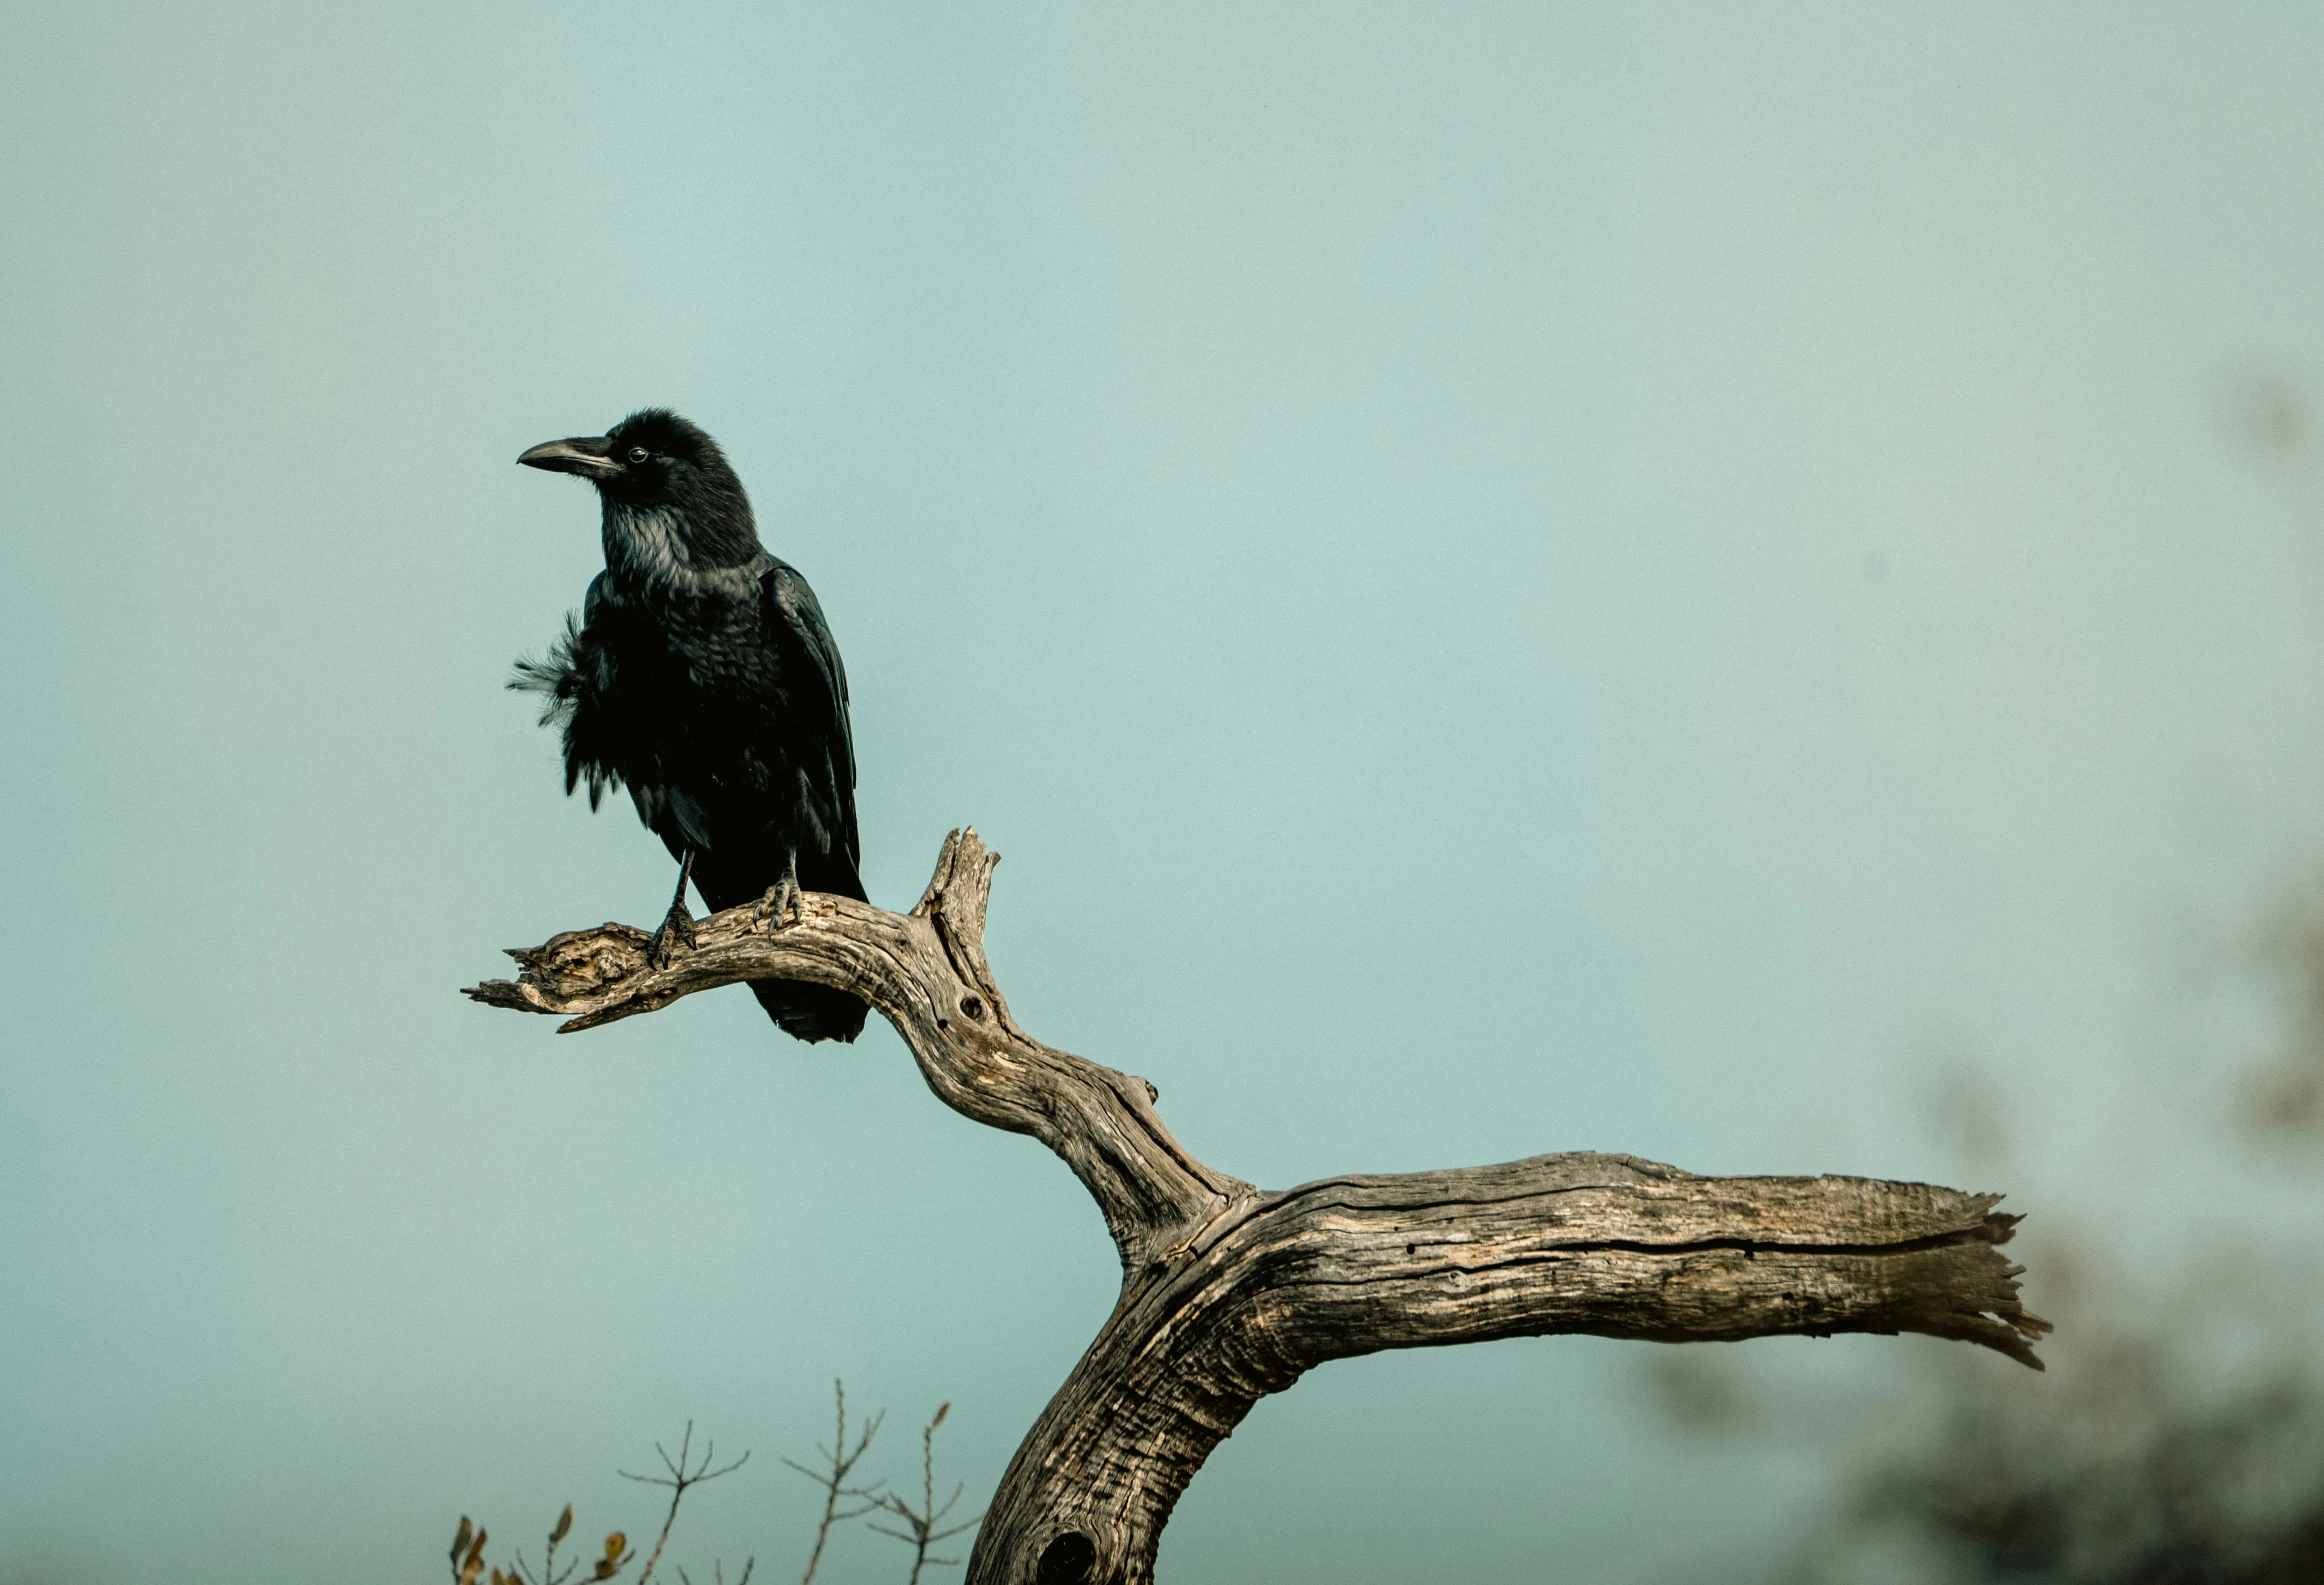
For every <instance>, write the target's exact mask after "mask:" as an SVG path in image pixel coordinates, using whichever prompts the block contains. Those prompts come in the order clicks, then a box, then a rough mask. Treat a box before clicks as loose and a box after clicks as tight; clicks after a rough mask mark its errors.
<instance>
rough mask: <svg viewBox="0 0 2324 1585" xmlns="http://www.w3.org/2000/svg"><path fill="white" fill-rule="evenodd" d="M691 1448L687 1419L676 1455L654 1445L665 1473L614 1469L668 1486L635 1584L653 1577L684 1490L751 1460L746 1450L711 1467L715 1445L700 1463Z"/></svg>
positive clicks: (642, 1584) (646, 1482) (629, 1477)
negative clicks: (666, 1505)
mask: <svg viewBox="0 0 2324 1585" xmlns="http://www.w3.org/2000/svg"><path fill="white" fill-rule="evenodd" d="M693 1449H694V1422H693V1421H691V1420H688V1421H687V1422H686V1434H685V1436H684V1437H683V1438H682V1439H681V1440H680V1441H679V1443H678V1456H677V1457H676V1458H672V1457H670V1454H669V1450H668V1449H667V1448H665V1447H663V1446H662V1444H661V1443H659V1442H656V1443H655V1444H654V1451H655V1453H657V1454H659V1455H660V1456H661V1460H662V1468H663V1469H665V1470H667V1471H669V1473H668V1474H667V1475H632V1474H631V1473H630V1472H629V1471H628V1470H626V1469H623V1470H616V1471H614V1473H615V1474H617V1475H619V1476H620V1477H621V1478H622V1479H623V1480H634V1481H636V1482H637V1483H638V1484H640V1485H642V1486H667V1487H668V1488H669V1489H670V1511H669V1512H668V1513H667V1514H664V1515H663V1516H662V1533H661V1534H660V1535H658V1536H656V1537H654V1549H653V1551H652V1552H650V1553H648V1554H647V1555H646V1566H645V1567H644V1568H642V1569H639V1570H638V1576H637V1585H646V1581H648V1580H650V1579H652V1578H653V1577H654V1565H655V1564H656V1563H659V1562H660V1561H661V1560H662V1548H663V1547H665V1546H668V1545H669V1544H670V1527H671V1526H672V1525H674V1524H676V1523H677V1522H678V1504H680V1503H682V1502H684V1501H685V1500H686V1493H687V1492H688V1491H689V1490H691V1489H692V1488H694V1487H696V1486H699V1485H701V1484H703V1483H704V1482H705V1481H713V1480H716V1479H718V1478H719V1477H720V1476H721V1475H731V1474H733V1473H734V1472H735V1471H736V1470H738V1469H740V1468H742V1467H743V1465H745V1464H747V1463H749V1462H750V1454H749V1452H748V1451H745V1452H744V1454H743V1455H742V1457H740V1458H738V1459H736V1460H735V1461H734V1462H733V1463H731V1464H722V1465H720V1466H719V1467H718V1468H716V1469H712V1468H711V1467H710V1465H711V1461H712V1460H713V1459H715V1458H717V1456H718V1444H717V1443H716V1442H711V1443H709V1444H707V1445H705V1446H704V1447H703V1449H702V1462H701V1463H699V1464H690V1463H689V1462H688V1460H689V1459H690V1458H691V1456H692V1454H693ZM566 1512H567V1513H568V1514H570V1513H571V1512H572V1510H571V1509H570V1508H568V1509H567V1510H566Z"/></svg>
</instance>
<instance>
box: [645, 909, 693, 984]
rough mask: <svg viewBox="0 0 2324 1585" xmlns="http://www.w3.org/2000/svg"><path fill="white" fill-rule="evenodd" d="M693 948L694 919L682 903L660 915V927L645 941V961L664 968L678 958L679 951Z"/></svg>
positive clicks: (658, 967)
mask: <svg viewBox="0 0 2324 1585" xmlns="http://www.w3.org/2000/svg"><path fill="white" fill-rule="evenodd" d="M693 950H694V920H693V916H692V915H690V914H688V913H687V912H686V908H685V905H684V904H682V903H681V904H680V905H678V906H677V907H675V908H672V909H671V910H670V911H669V912H668V913H667V914H665V915H663V916H662V927H661V928H660V929H659V930H656V931H655V932H654V938H653V939H652V940H651V941H649V942H647V943H646V961H647V962H648V963H650V964H652V965H653V966H654V967H655V968H657V969H666V968H668V967H669V966H670V965H671V964H672V963H675V962H676V961H677V960H678V956H679V954H680V953H681V952H691V951H693Z"/></svg>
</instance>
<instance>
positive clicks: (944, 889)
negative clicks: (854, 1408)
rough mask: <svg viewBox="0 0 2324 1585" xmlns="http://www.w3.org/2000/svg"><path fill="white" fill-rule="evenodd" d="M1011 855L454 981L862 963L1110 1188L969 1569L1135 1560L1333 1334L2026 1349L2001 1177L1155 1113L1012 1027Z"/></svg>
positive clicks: (652, 984)
mask: <svg viewBox="0 0 2324 1585" xmlns="http://www.w3.org/2000/svg"><path fill="white" fill-rule="evenodd" d="M998 862H999V856H998V855H997V854H994V853H993V852H991V851H990V850H989V849H987V848H986V847H985V846H984V844H983V843H982V842H980V841H979V840H978V839H977V836H976V833H975V832H974V831H956V832H954V833H953V834H952V835H951V836H950V837H948V838H947V839H946V841H945V844H944V849H943V852H942V854H941V855H940V856H939V858H938V860H937V865H936V874H935V876H934V878H933V879H931V880H930V881H929V883H928V890H927V892H926V893H925V895H923V896H922V897H921V899H920V902H919V905H918V906H917V907H915V908H914V909H913V910H912V912H911V913H909V914H892V913H888V912H885V911H884V910H881V909H878V908H874V907H871V906H870V905H869V904H866V903H859V902H855V901H853V900H852V899H848V898H842V897H832V896H827V895H823V894H820V893H810V894H809V895H808V897H807V900H806V907H805V909H804V910H803V914H802V917H800V918H799V919H798V921H797V922H796V923H792V924H787V925H782V926H779V927H776V926H770V925H766V924H760V923H757V922H754V920H753V919H752V914H751V910H750V909H748V908H735V909H729V910H727V911H726V912H724V913H720V914H714V915H712V916H711V917H710V918H709V919H708V920H706V921H704V922H703V923H702V924H701V925H700V926H699V927H698V934H697V943H696V946H695V948H694V950H692V951H691V952H688V953H686V954H685V955H683V956H682V957H680V958H679V959H677V961H675V962H673V963H671V964H669V965H668V966H667V967H665V968H661V969H655V968H653V967H652V966H651V965H650V964H649V963H648V962H647V958H646V942H647V939H648V938H647V935H646V933H645V932H644V931H641V930H636V929H633V928H631V927H629V926H627V925H616V924H608V925H604V926H601V927H600V928H598V929H595V930H578V931H569V932H567V933H565V934H563V935H560V936H556V937H553V938H551V939H550V940H549V941H548V942H547V943H546V944H544V945H542V946H539V947H533V948H527V949H522V950H517V951H513V952H512V953H511V954H510V955H511V956H512V957H514V958H515V959H516V960H517V962H518V964H519V966H520V972H519V975H518V978H517V979H515V980H513V981H511V980H494V981H489V982H487V983H485V984H483V985H478V986H474V987H471V988H470V989H469V991H468V992H467V994H468V995H470V996H472V997H474V998H475V999H476V1000H478V1001H481V1002H486V1003H489V1004H491V1005H493V1006H496V1007H510V1008H517V1009H520V1010H524V1011H529V1012H540V1013H551V1014H555V1015H557V1016H560V1017H562V1018H563V1019H564V1020H565V1022H564V1023H563V1024H562V1025H560V1026H559V1027H560V1029H561V1030H578V1029H588V1028H593V1027H595V1026H597V1025H599V1024H604V1023H610V1022H612V1021H613V1020H615V1019H618V1018H627V1017H630V1016H633V1015H635V1014H638V1013H648V1012H652V1011H654V1010H655V1009H657V1008H661V1007H666V1006H668V1005H669V1004H670V1003H671V1002H674V1001H676V1000H677V999H678V998H679V997H681V996H688V995H691V994H693V993H694V992H696V991H702V990H709V989H711V988H712V987H714V986H719V985H730V984H733V983H735V982H736V981H739V980H747V979H762V978H778V979H791V980H813V981H816V982H818V983H821V984H825V985H834V986H838V987H840V988H842V989H845V990H848V991H852V992H853V993H855V994H856V995H858V996H861V997H862V998H863V999H864V1000H865V1001H867V1002H869V1003H870V1004H871V1005H872V1006H873V1007H874V1008H875V1009H876V1010H877V1011H878V1012H879V1013H880V1014H881V1015H883V1016H884V1017H886V1018H887V1019H888V1021H889V1022H890V1023H892V1024H894V1025H895V1027H896V1030H897V1032H898V1033H899V1034H901V1035H902V1036H903V1037H904V1041H905V1044H906V1045H907V1046H909V1047H910V1048H911V1051H912V1055H913V1059H914V1060H915V1061H916V1062H917V1063H918V1064H919V1068H920V1073H921V1077H922V1078H923V1079H925V1080H926V1081H927V1084H928V1087H929V1089H930V1090H932V1091H934V1092H935V1094H936V1096H937V1098H938V1099H939V1100H941V1101H943V1102H944V1103H945V1104H946V1105H948V1106H950V1107H951V1108H952V1109H953V1110H955V1111H957V1112H959V1113H960V1114H961V1115H962V1116H964V1117H968V1118H972V1119H974V1120H975V1121H977V1122H980V1123H985V1124H988V1125H990V1126H992V1127H994V1128H1005V1129H1008V1130H1010V1131H1012V1132H1015V1133H1020V1134H1030V1135H1032V1136H1033V1137H1034V1138H1036V1139H1038V1140H1040V1141H1041V1143H1043V1144H1044V1145H1046V1146H1048V1147H1049V1148H1050V1149H1051V1150H1052V1151H1054V1152H1055V1153H1056V1154H1057V1155H1058V1157H1059V1158H1060V1159H1061V1160H1063V1161H1064V1162H1065V1164H1066V1165H1067V1166H1068V1167H1069V1168H1071V1169H1072V1171H1073V1174H1074V1176H1075V1177H1076V1178H1078V1179H1079V1180H1080V1181H1081V1184H1082V1186H1083V1187H1084V1188H1085V1189H1087V1190H1088V1191H1089V1193H1090V1196H1091V1197H1092V1198H1093V1199H1095V1200H1096V1201H1097V1203H1098V1207H1099V1209H1100V1210H1102V1211H1103V1212H1104V1214H1105V1219H1106V1226H1107V1228H1108V1229H1109V1230H1110V1231H1111V1232H1112V1234H1113V1239H1114V1245H1115V1249H1116V1250H1117V1252H1118V1253H1119V1254H1120V1256H1121V1261H1122V1294H1121V1298H1120V1300H1119V1302H1118V1303H1117V1304H1116V1305H1115V1308H1114V1312H1113V1314H1112V1316H1110V1317H1109V1318H1108V1319H1107V1321H1106V1324H1105V1326H1104V1328H1103V1329H1102V1330H1101V1331H1100V1332H1099V1334H1098V1337H1097V1340H1096V1341H1095V1342H1093V1343H1092V1344H1091V1345H1090V1347H1089V1351H1088V1352H1087V1353H1086V1354H1084V1355H1083V1356H1082V1359H1081V1361H1080V1363H1079V1364H1078V1365H1077V1366H1075V1368H1074V1371H1073V1374H1072V1375H1071V1376H1070V1377H1068V1378H1067V1379H1066V1382H1065V1385H1064V1386H1063V1387H1061V1388H1060V1389H1059V1390H1058V1393H1057V1396H1056V1397H1055V1398H1053V1399H1052V1400H1051V1401H1050V1403H1049V1406H1048V1408H1047V1409H1046V1410H1044V1411H1043V1412H1042V1415H1041V1418H1040V1419H1039V1420H1038V1421H1037V1422H1036V1423H1035V1424H1034V1426H1033V1429H1032V1430H1031V1432H1029V1433H1028V1434H1027V1436H1026V1438H1025V1440H1024V1442H1023V1444H1022V1445H1021V1446H1020V1447H1019V1448H1018V1450H1017V1454H1016V1457H1015V1458H1014V1459H1013V1460H1012V1461H1011V1463H1010V1465H1009V1469H1008V1472H1007V1474H1006V1475H1004V1476H1003V1477H1002V1480H1001V1485H1000V1489H999V1490H998V1492H996V1493H995V1495H994V1499H993V1504H992V1508H991V1511H990V1513H989V1514H988V1515H987V1517H986V1519H985V1521H984V1525H983V1528H982V1530H981V1532H980V1533H979V1535H978V1537H977V1543H976V1549H975V1551H974V1552H973V1553H972V1554H971V1556H970V1559H969V1568H968V1579H969V1582H970V1585H1036V1582H1038V1585H1059V1582H1071V1581H1077V1580H1091V1581H1107V1582H1123V1585H1142V1582H1144V1581H1147V1580H1150V1579H1151V1578H1152V1577H1153V1565H1154V1556H1155V1552H1156V1549H1157V1547H1158V1546H1159V1543H1160V1539H1161V1533H1162V1527H1163V1526H1164V1525H1165V1524H1166V1523H1168V1521H1169V1518H1170V1511H1171V1508H1172V1507H1173V1505H1175V1503H1176V1502H1177V1500H1178V1496H1179V1494H1180V1493H1181V1492H1183V1491H1184V1490H1185V1489H1186V1484H1187V1482H1188V1481H1190V1480H1192V1479H1193V1477H1194V1474H1195V1471H1196V1470H1198V1469H1200V1468H1201V1467H1202V1462H1203V1460H1204V1459H1205V1458H1207V1457H1208V1456H1209V1454H1210V1451H1211V1449H1212V1448H1213V1447H1215V1446H1217V1445H1218V1442H1219V1440H1220V1439H1221V1438H1222V1437H1224V1436H1226V1435H1227V1434H1228V1433H1229V1432H1231V1431H1232V1430H1233V1429H1234V1427H1235V1426H1236V1424H1237V1423H1239V1422H1240V1421H1241V1420H1242V1418H1243V1416H1244V1415H1245V1414H1247V1413H1249V1412H1250V1409H1251V1406H1252V1405H1253V1404H1255V1403H1257V1402H1258V1400H1259V1399H1260V1398H1262V1397H1264V1396H1265V1395H1266V1394H1268V1393H1270V1392H1280V1391H1282V1390H1283V1389H1284V1388H1286V1387H1288V1386H1290V1385H1291V1384H1292V1383H1293V1382H1294V1381H1296V1380H1298V1378H1299V1376H1300V1375H1301V1373H1303V1372H1305V1371H1307V1370H1309V1369H1312V1368H1313V1367H1314V1366H1316V1365H1319V1364H1322V1363H1323V1362H1324V1361H1326V1360H1331V1359H1344V1358H1348V1357H1351V1356H1353V1355H1357V1354H1368V1353H1373V1352H1375V1351H1377V1350H1380V1349H1384V1348H1422V1347H1430V1346H1435V1345H1439V1344H1447V1343H1470V1342H1480V1341H1483V1340H1486V1339H1490V1338H1501V1337H1521V1336H1534V1335H1540V1334H1546V1333H1554V1332H1588V1333H1594V1334H1597V1335H1600V1336H1607V1337H1632V1338H1646V1339H1652V1340H1655V1341H1659V1342H1672V1343H1679V1342H1703V1341H1719V1340H1732V1339H1738V1338H1746V1337H1773V1336H1784V1335H1809V1336H1826V1335H1829V1334H1831V1333H1834V1332H1924V1333H1928V1334H1930V1335H1932V1336H1936V1337H1945V1338H1957V1339H1960V1340H1962V1341H1965V1342H1971V1343H1977V1344H1981V1345H1983V1346H1984V1347H1987V1348H1991V1349H1995V1350H1998V1351H1999V1352H2001V1353H2004V1354H2007V1355H2009V1356H2010V1357H2011V1358H2012V1359H2016V1360H2019V1361H2021V1362H2023V1363H2025V1364H2028V1365H2031V1366H2033V1367H2034V1368H2035V1369H2037V1370H2038V1369H2040V1368H2041V1363H2040V1361H2039V1360H2038V1359H2037V1358H2036V1357H2035V1356H2034V1353H2033V1350H2032V1347H2031V1344H2032V1342H2033V1341H2034V1340H2035V1339H2037V1338H2039V1337H2040V1336H2041V1335H2042V1334H2043V1333H2044V1332H2046V1331H2047V1330H2049V1323H2047V1322H2046V1321H2044V1320H2042V1319H2041V1318H2040V1317H2039V1316H2036V1315H2034V1314H2032V1313H2031V1312H2030V1311H2028V1310H2026V1309H2025V1308H2024V1307H2023V1306H2022V1305H2021V1304H2020V1303H2019V1301H2018V1285H2017V1281H2016V1279H2017V1277H2018V1275H2019V1272H2020V1270H2021V1268H2019V1267H2017V1266H2014V1265H2011V1264H2010V1263H2009V1261H2008V1260H2007V1259H2006V1258H2005V1257H2004V1256H2003V1255H2002V1254H2001V1253H2000V1248H1999V1246H2001V1245H2002V1244H2004V1243H2007V1242H2008V1241H2009V1237H2010V1234H2011V1231H2012V1229H2013V1226H2014V1224H2015V1222H2016V1220H2017V1219H2016V1218H2015V1217H2012V1216H2004V1215H2000V1214H1998V1213H1996V1212H1995V1211H1994V1209H1993V1206H1994V1204H1995V1203H1996V1202H1997V1201H1998V1199H1999V1198H2000V1197H1999V1196H1998V1195H1991V1194H1965V1193H1962V1192H1961V1191H1959V1190H1955V1189H1946V1188H1939V1187H1936V1186H1934V1185H1930V1184H1924V1183H1887V1182H1882V1181H1879V1180H1875V1179H1866V1178H1829V1177H1826V1178H1702V1177H1696V1176H1695V1175H1693V1174H1692V1173H1687V1172H1681V1171H1679V1170H1678V1169H1677V1168H1675V1167H1665V1166H1660V1165H1658V1164H1656V1163H1654V1162H1650V1161H1641V1160H1638V1159H1636V1158H1635V1157H1631V1156H1611V1155H1597V1154H1593V1153H1589V1152H1577V1153H1572V1154H1566V1155H1554V1156H1535V1157H1531V1158H1529V1159H1527V1160H1524V1161H1513V1162H1507V1163H1503V1164H1500V1165H1496V1166H1485V1167H1466V1168H1459V1169H1455V1170H1451V1171H1443V1172H1414V1173H1398V1174H1393V1175H1386V1176H1348V1177H1336V1178H1324V1179H1320V1180H1318V1181H1317V1182H1314V1183H1309V1184H1303V1185H1301V1186H1300V1187H1298V1188H1295V1189H1289V1190H1283V1191H1279V1192H1261V1191H1260V1190H1258V1189H1255V1188H1253V1187H1252V1186H1251V1185H1250V1184H1247V1183H1244V1182H1243V1181H1242V1180H1240V1179H1238V1178H1233V1177H1230V1176H1228V1175H1227V1174H1225V1173H1222V1172H1217V1171H1214V1170H1213V1169H1211V1168H1209V1167H1206V1166H1204V1165H1203V1164H1202V1163H1201V1162H1200V1161H1198V1160H1196V1159H1195V1157H1194V1156H1193V1155H1192V1154H1190V1153H1189V1152H1188V1151H1187V1150H1186V1148H1185V1147H1184V1146H1182V1145H1180V1144H1179V1143H1178V1142H1177V1140H1175V1139H1173V1138H1172V1137H1171V1135H1170V1131H1169V1130H1168V1129H1167V1128H1165V1127H1164V1126H1163V1124H1162V1119H1161V1117H1160V1115H1159V1114H1158V1113H1157V1112H1156V1111H1155V1108H1154V1090H1153V1087H1152V1086H1151V1085H1149V1084H1147V1083H1146V1082H1145V1081H1144V1080H1143V1079H1138V1078H1133V1077H1131V1076H1129V1075H1127V1074H1122V1073H1117V1072H1115V1071H1114V1070H1113V1069H1111V1068H1107V1067H1102V1066H1100V1065H1099V1064H1097V1063H1094V1062H1090V1061H1087V1060H1085V1059H1084V1058H1081V1057H1077V1056H1074V1055H1073V1054H1071V1053H1070V1052H1064V1051H1058V1050H1056V1049H1054V1048H1053V1047H1049V1046H1044V1045H1042V1044H1041V1043H1040V1042H1038V1041H1036V1040H1034V1039H1033V1038H1032V1037H1031V1036H1030V1035H1028V1034H1026V1033H1025V1032H1024V1030H1023V1029H1021V1028H1019V1027H1018V1025H1017V1022H1016V1020H1015V1019H1014V1018H1013V1017H1011V1016H1010V1014H1009V1007H1008V1002H1007V999H1006V998H1005V997H1003V996H1002V994H1001V989H1000V986H999V984H998V982H997V981H996V980H995V979H994V977H993V973H992V967H991V965H990V964H989V963H987V962H986V960H985V954H984V919H985V908H986V905H987V902H988V900H989V898H990V895H991V889H992V872H993V866H994V865H995V864H996V863H998Z"/></svg>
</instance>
